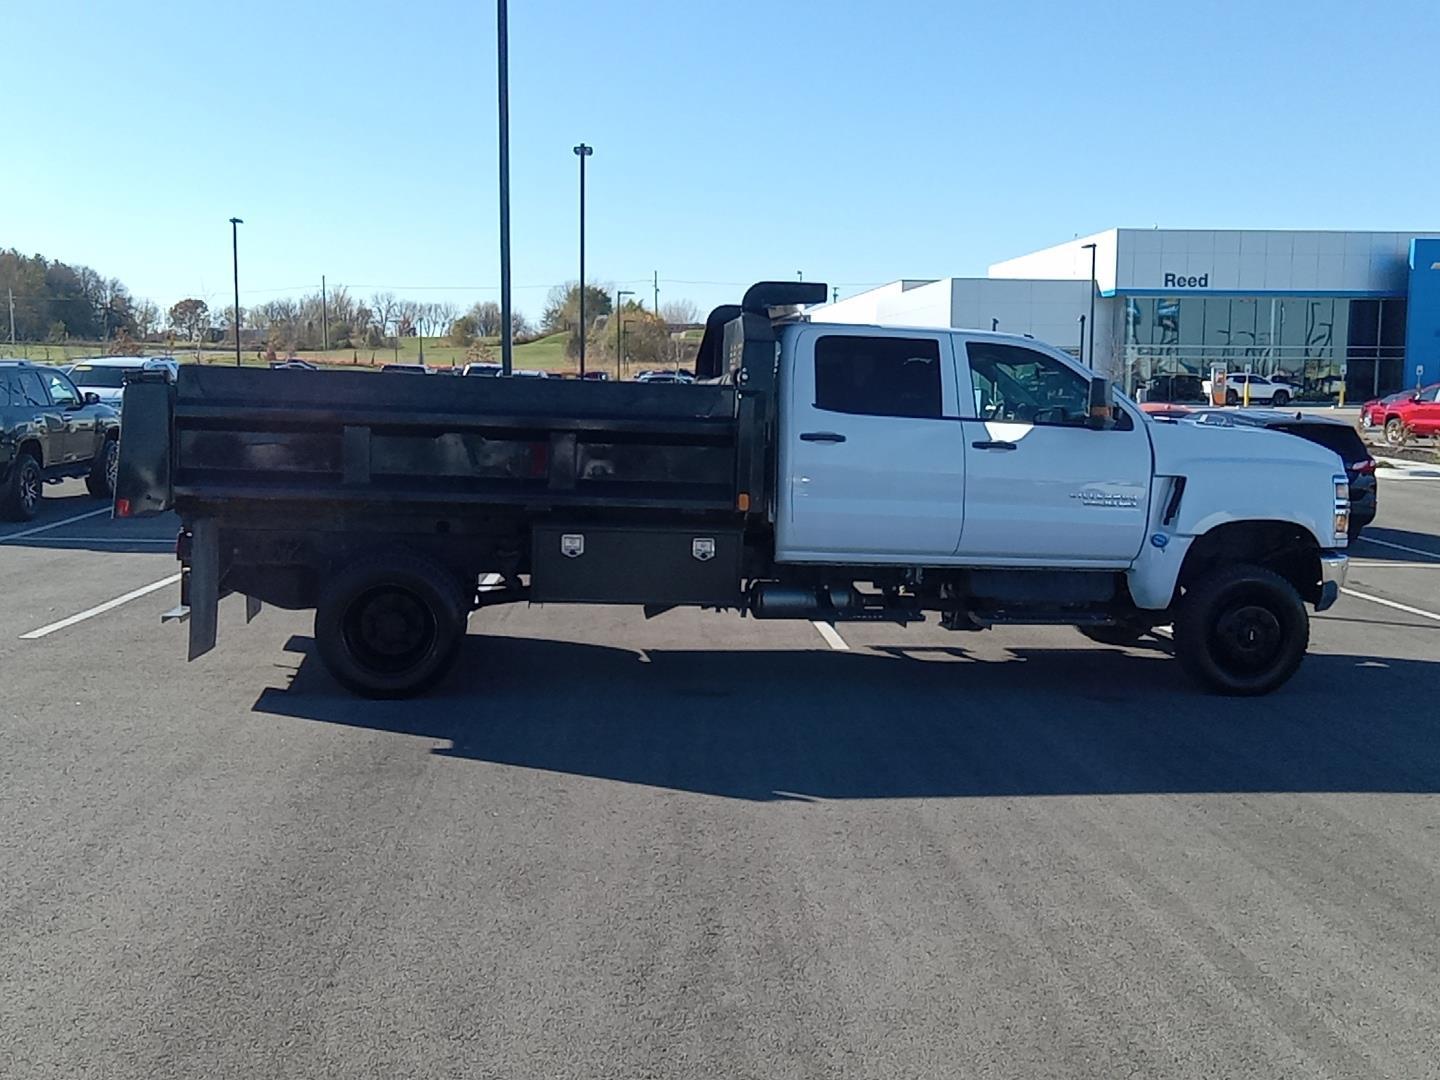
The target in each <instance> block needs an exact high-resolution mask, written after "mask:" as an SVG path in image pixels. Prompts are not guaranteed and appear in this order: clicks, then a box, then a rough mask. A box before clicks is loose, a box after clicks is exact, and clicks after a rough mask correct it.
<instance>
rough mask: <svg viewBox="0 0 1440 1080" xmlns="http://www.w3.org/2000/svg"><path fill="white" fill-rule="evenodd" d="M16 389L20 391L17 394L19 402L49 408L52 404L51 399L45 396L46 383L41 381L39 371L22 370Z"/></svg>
mask: <svg viewBox="0 0 1440 1080" xmlns="http://www.w3.org/2000/svg"><path fill="white" fill-rule="evenodd" d="M15 389H16V390H17V391H18V393H17V394H16V402H17V404H20V405H28V406H33V407H35V408H39V409H44V408H47V407H49V405H50V399H49V398H47V397H46V396H45V384H44V383H43V382H41V381H40V374H39V372H35V371H22V372H20V374H19V376H18V377H17V380H16V386H15Z"/></svg>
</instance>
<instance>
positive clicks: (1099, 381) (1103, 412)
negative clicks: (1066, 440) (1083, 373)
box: [1085, 375, 1111, 431]
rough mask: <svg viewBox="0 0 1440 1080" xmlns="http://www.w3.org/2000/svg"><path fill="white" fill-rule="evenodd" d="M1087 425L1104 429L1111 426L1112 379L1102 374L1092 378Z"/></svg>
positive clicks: (1094, 428)
mask: <svg viewBox="0 0 1440 1080" xmlns="http://www.w3.org/2000/svg"><path fill="white" fill-rule="evenodd" d="M1088 411H1089V416H1088V417H1087V419H1086V424H1085V426H1086V427H1089V428H1091V429H1093V430H1095V431H1103V430H1104V429H1105V428H1107V427H1109V426H1110V422H1111V416H1110V380H1109V379H1106V378H1104V377H1102V376H1100V375H1096V376H1093V377H1092V378H1091V379H1090V408H1089V410H1088Z"/></svg>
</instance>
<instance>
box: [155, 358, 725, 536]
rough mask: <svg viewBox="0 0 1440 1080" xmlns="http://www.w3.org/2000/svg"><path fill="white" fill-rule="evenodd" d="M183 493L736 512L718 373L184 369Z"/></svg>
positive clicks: (180, 422) (215, 497)
mask: <svg viewBox="0 0 1440 1080" xmlns="http://www.w3.org/2000/svg"><path fill="white" fill-rule="evenodd" d="M177 391H178V392H177V395H176V399H175V406H174V439H175V462H176V468H175V474H174V487H175V494H176V498H177V500H178V501H179V502H180V503H181V504H182V506H183V505H184V504H185V503H187V502H214V501H221V500H226V499H242V500H267V499H274V500H289V501H296V500H306V501H323V502H334V503H353V502H363V501H366V500H376V499H383V500H385V501H387V502H392V503H407V502H409V503H434V502H459V503H467V502H477V503H484V502H503V503H509V504H513V505H518V506H539V507H550V506H588V505H598V506H607V507H609V506H636V507H679V508H686V507H690V508H697V509H730V508H733V506H734V501H735V495H734V492H735V481H736V476H735V439H736V436H735V432H736V422H735V397H734V390H733V388H731V387H726V386H683V385H650V384H637V383H602V382H584V383H582V382H579V381H564V380H540V379H523V380H522V379H467V378H461V377H449V376H428V377H427V376H420V375H397V374H391V375H386V374H369V373H365V372H310V371H268V370H255V369H252V370H246V369H234V368H230V369H222V368H202V367H185V368H182V369H181V373H180V380H179V384H178V387H177Z"/></svg>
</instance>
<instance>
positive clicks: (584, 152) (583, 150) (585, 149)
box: [575, 142, 595, 379]
mask: <svg viewBox="0 0 1440 1080" xmlns="http://www.w3.org/2000/svg"><path fill="white" fill-rule="evenodd" d="M593 153H595V148H594V147H592V146H586V145H585V144H584V143H583V142H582V143H581V144H580V145H579V146H577V147H575V156H576V157H578V158H579V159H580V377H581V378H582V379H583V378H584V377H585V330H586V327H585V159H586V158H588V157H589V156H590V155H591V154H593Z"/></svg>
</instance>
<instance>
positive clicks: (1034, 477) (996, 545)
mask: <svg viewBox="0 0 1440 1080" xmlns="http://www.w3.org/2000/svg"><path fill="white" fill-rule="evenodd" d="M956 353H957V356H956V361H957V368H958V374H959V383H960V385H961V386H962V387H963V388H964V393H965V394H966V395H968V396H967V399H966V402H965V407H964V413H965V416H966V420H965V421H964V423H963V427H964V429H965V452H966V494H965V532H964V534H963V536H962V537H961V539H960V546H959V548H958V549H957V554H959V555H961V556H964V557H965V558H966V561H970V560H972V559H973V560H974V561H976V562H979V563H982V564H986V563H988V564H991V565H1093V566H1116V567H1119V566H1123V565H1125V564H1126V563H1128V562H1129V561H1130V560H1132V559H1133V558H1134V557H1135V556H1136V555H1137V554H1138V553H1139V551H1140V545H1141V544H1142V543H1143V542H1144V538H1145V527H1146V523H1147V521H1148V515H1149V504H1150V486H1151V473H1152V456H1151V451H1150V437H1149V435H1148V433H1147V432H1146V430H1145V426H1144V422H1143V421H1142V420H1140V419H1139V418H1138V417H1136V416H1134V415H1132V414H1131V413H1130V412H1129V411H1128V410H1126V409H1124V408H1123V407H1117V409H1116V410H1115V413H1114V415H1115V417H1116V419H1115V421H1114V422H1112V423H1111V424H1110V425H1108V426H1107V427H1106V428H1104V429H1103V430H1097V429H1095V428H1093V427H1091V426H1090V425H1089V424H1088V419H1089V399H1090V375H1089V373H1088V371H1086V370H1085V369H1083V368H1081V367H1080V366H1079V365H1077V364H1074V363H1073V362H1071V361H1069V360H1068V359H1062V358H1061V357H1059V356H1057V355H1055V354H1053V353H1051V352H1047V351H1042V350H1040V349H1039V348H1033V347H1030V346H1027V345H1021V344H1016V343H1014V342H1007V341H1001V340H995V339H983V338H965V337H960V336H959V335H957V336H956Z"/></svg>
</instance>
